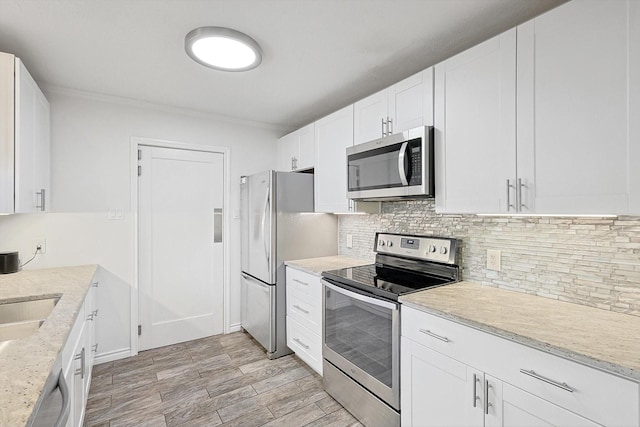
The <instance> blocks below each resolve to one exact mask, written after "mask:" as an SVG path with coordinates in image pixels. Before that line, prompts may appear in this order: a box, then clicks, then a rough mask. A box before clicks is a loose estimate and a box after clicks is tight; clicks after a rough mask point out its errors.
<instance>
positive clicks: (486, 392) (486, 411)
mask: <svg viewBox="0 0 640 427" xmlns="http://www.w3.org/2000/svg"><path fill="white" fill-rule="evenodd" d="M489 387H490V385H489V380H484V414H485V415H489V406H491V403H489Z"/></svg>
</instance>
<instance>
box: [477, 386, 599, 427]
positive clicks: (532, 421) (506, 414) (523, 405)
mask: <svg viewBox="0 0 640 427" xmlns="http://www.w3.org/2000/svg"><path fill="white" fill-rule="evenodd" d="M501 406H502V408H501V417H502V420H501V421H502V422H501V423H500V424H489V423H487V427H489V426H494V425H501V426H509V427H529V426H567V427H569V426H594V427H595V426H598V425H599V424H596V423H594V422H593V421H590V420H588V419H586V418H583V417H581V416H579V415H576V414H574V413H573V412H570V411H568V410H566V409H564V408H561V407H559V406H556V405H554V404H552V403H550V402H547V401H546V400H543V399H540V398H539V397H536V396H534V395H532V394H529V393H527V392H525V391H523V390H521V389H519V388H516V387H513V386H512V385H510V384H507V383H503V384H502V403H501Z"/></svg>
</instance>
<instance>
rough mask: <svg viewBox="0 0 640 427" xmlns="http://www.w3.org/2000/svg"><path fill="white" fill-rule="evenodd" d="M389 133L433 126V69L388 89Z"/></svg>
mask: <svg viewBox="0 0 640 427" xmlns="http://www.w3.org/2000/svg"><path fill="white" fill-rule="evenodd" d="M389 119H391V124H390V130H391V133H398V132H402V131H405V130H408V129H413V128H415V127H419V126H423V125H433V68H429V69H427V70H425V71H422V72H420V73H418V74H415V75H413V76H411V77H409V78H406V79H404V80H402V81H401V82H399V83H396V84H395V85H393V86H392V87H391V88H389Z"/></svg>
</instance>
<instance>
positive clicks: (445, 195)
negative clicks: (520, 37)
mask: <svg viewBox="0 0 640 427" xmlns="http://www.w3.org/2000/svg"><path fill="white" fill-rule="evenodd" d="M515 88H516V30H515V29H513V30H510V31H507V32H506V33H503V34H501V35H499V36H497V37H494V38H492V39H490V40H488V41H486V42H484V43H482V44H480V45H478V46H475V47H473V48H471V49H469V50H467V51H465V52H462V53H460V54H458V55H456V56H454V57H453V58H451V59H448V60H446V61H444V62H442V63H440V64H437V65H436V66H435V156H436V163H437V164H436V178H435V179H436V182H435V185H436V210H437V211H438V212H451V213H465V212H469V213H497V212H507V179H511V180H514V179H515V176H516V170H515V162H516V153H515V149H516V93H515V92H516V91H515Z"/></svg>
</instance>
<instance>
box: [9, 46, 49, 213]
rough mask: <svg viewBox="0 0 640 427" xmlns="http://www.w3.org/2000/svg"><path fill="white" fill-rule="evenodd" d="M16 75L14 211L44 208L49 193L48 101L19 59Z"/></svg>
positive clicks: (25, 211)
mask: <svg viewBox="0 0 640 427" xmlns="http://www.w3.org/2000/svg"><path fill="white" fill-rule="evenodd" d="M15 78H16V81H15V82H16V83H15V87H16V93H15V103H16V106H15V123H16V125H15V212H16V213H27V212H36V211H45V210H48V205H49V203H48V201H49V200H48V197H49V193H50V191H49V190H50V189H49V181H50V178H49V157H50V155H49V150H50V148H49V145H50V144H49V139H50V135H49V127H50V126H49V102H48V101H47V99H46V98H45V97H44V94H43V93H42V91H41V90H40V88H39V87H38V85H37V84H36V82H35V81H34V80H33V78H32V77H31V75H30V74H29V72H28V71H27V69H26V68H25V66H24V64H23V63H22V61H20V60H19V59H17V58H16V73H15ZM43 191H44V194H43Z"/></svg>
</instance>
